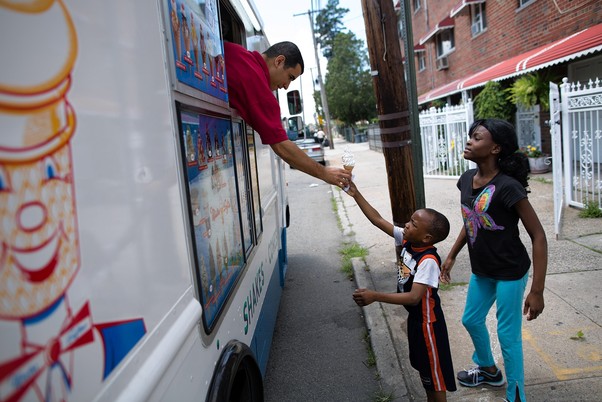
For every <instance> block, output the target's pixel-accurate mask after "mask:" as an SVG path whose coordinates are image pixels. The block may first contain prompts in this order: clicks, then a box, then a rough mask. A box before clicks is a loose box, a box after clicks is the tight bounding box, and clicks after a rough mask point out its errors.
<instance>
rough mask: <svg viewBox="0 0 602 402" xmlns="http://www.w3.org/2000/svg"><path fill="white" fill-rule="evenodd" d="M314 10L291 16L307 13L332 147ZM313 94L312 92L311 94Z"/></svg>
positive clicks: (327, 130)
mask: <svg viewBox="0 0 602 402" xmlns="http://www.w3.org/2000/svg"><path fill="white" fill-rule="evenodd" d="M313 12H316V11H309V10H307V12H306V13H301V14H294V15H293V17H297V16H299V15H304V14H307V16H308V17H309V26H310V27H311V39H312V40H313V43H314V52H315V57H316V65H317V66H318V83H319V84H320V99H321V100H322V110H323V111H324V121H325V122H326V135H327V136H328V142H330V149H334V141H333V140H332V131H331V130H330V111H329V110H328V101H327V99H326V88H324V82H323V80H322V68H321V67H320V57H319V56H318V44H317V43H316V34H315V32H314V19H313V17H312V13H313ZM312 95H313V94H312Z"/></svg>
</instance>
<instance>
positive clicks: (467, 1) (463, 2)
mask: <svg viewBox="0 0 602 402" xmlns="http://www.w3.org/2000/svg"><path fill="white" fill-rule="evenodd" d="M479 3H485V0H460V2H459V3H458V4H456V5H455V6H454V7H453V8H452V9H451V11H450V12H449V16H450V17H455V16H456V15H457V14H459V13H460V11H462V10H463V9H464V7H466V6H469V5H471V4H479Z"/></svg>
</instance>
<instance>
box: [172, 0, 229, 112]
mask: <svg viewBox="0 0 602 402" xmlns="http://www.w3.org/2000/svg"><path fill="white" fill-rule="evenodd" d="M167 1H168V11H169V27H170V31H171V45H172V51H173V58H174V64H175V66H174V67H175V71H176V78H177V79H178V81H179V82H181V83H184V84H186V85H188V86H191V87H193V88H196V89H198V90H200V91H202V92H205V93H208V94H209V95H212V96H215V97H216V98H219V99H221V100H223V101H225V102H227V101H228V91H227V85H226V73H225V67H224V52H223V46H222V42H221V40H220V28H219V18H218V9H217V0H200V1H199V0H196V1H195V0H167Z"/></svg>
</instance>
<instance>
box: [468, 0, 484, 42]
mask: <svg viewBox="0 0 602 402" xmlns="http://www.w3.org/2000/svg"><path fill="white" fill-rule="evenodd" d="M470 21H471V25H470V32H471V34H472V36H477V35H478V34H480V33H481V32H483V31H484V30H485V28H487V19H486V18H485V3H478V4H471V6H470Z"/></svg>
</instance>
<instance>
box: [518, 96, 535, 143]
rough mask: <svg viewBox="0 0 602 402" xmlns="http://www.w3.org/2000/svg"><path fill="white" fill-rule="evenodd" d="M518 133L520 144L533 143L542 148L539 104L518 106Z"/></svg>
mask: <svg viewBox="0 0 602 402" xmlns="http://www.w3.org/2000/svg"><path fill="white" fill-rule="evenodd" d="M516 135H517V137H518V146H519V147H526V146H527V145H533V146H536V147H539V149H541V127H540V126H539V105H534V106H531V107H524V106H521V105H518V106H517V108H516Z"/></svg>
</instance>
